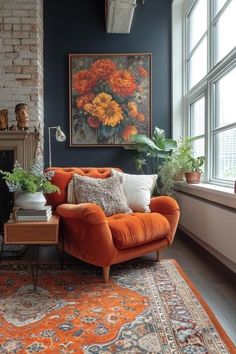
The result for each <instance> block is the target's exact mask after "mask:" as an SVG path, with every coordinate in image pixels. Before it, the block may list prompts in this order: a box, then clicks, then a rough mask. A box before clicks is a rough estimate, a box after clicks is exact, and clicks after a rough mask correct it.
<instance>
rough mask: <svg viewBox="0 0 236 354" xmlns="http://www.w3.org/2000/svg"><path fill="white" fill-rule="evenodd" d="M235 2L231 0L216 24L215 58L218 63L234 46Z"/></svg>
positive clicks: (235, 0) (235, 42) (235, 43)
mask: <svg viewBox="0 0 236 354" xmlns="http://www.w3.org/2000/svg"><path fill="white" fill-rule="evenodd" d="M235 18H236V0H232V1H231V3H230V4H229V6H228V7H227V8H226V10H225V11H224V12H223V13H222V15H221V16H220V18H219V20H218V21H217V23H216V28H215V31H216V58H215V61H216V63H218V61H220V60H221V59H223V58H224V57H225V56H226V54H228V53H229V52H230V51H231V50H232V49H233V48H234V47H235V46H236V35H235V33H236V20H235Z"/></svg>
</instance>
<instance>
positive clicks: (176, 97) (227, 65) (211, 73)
mask: <svg viewBox="0 0 236 354" xmlns="http://www.w3.org/2000/svg"><path fill="white" fill-rule="evenodd" d="M196 1H197V0H174V1H173V4H172V54H173V58H175V62H174V60H173V61H172V84H173V86H172V97H173V106H172V117H173V118H172V122H173V137H174V138H177V137H179V136H180V132H182V136H189V134H190V124H189V123H190V121H189V111H190V105H191V104H192V103H194V101H196V100H197V99H198V98H199V97H200V96H202V95H203V94H204V95H205V102H206V112H205V118H206V122H205V124H206V128H205V154H206V155H205V157H206V162H205V173H204V175H205V182H206V183H211V184H216V185H222V186H226V187H231V188H232V187H233V182H231V181H226V180H219V179H215V178H213V135H214V133H215V129H213V128H214V125H213V115H214V94H213V87H214V84H215V82H216V81H217V80H218V79H219V78H220V77H222V76H224V75H225V74H226V73H227V71H228V70H231V69H232V67H233V66H234V65H236V48H233V49H232V50H231V52H230V53H228V54H227V56H226V57H224V58H223V59H222V60H221V61H219V62H218V63H217V64H216V65H214V62H215V53H214V50H213V48H214V47H216V45H215V46H214V45H213V41H215V40H216V39H215V30H214V25H215V23H216V22H217V20H218V19H219V16H220V15H221V14H222V13H223V11H224V9H226V8H227V6H228V5H229V4H230V2H231V1H232V0H227V1H226V3H225V5H224V6H223V8H222V9H221V10H220V11H219V12H218V14H217V15H216V17H215V18H214V19H213V14H214V8H213V4H214V1H213V0H206V1H208V20H207V21H208V22H207V23H208V27H207V32H206V33H205V34H204V36H205V35H207V38H208V58H207V63H208V72H207V75H206V76H205V77H204V78H202V80H201V81H200V82H199V83H197V84H196V85H195V86H194V87H192V88H191V89H190V90H189V91H188V90H187V75H186V72H187V71H186V68H187V67H186V65H187V62H186V53H187V50H186V49H187V48H186V45H187V24H186V22H187V21H186V18H187V15H188V14H189V12H190V11H191V9H192V7H193V6H194V4H195V3H196ZM180 22H181V23H182V33H181V34H180ZM177 43H179V44H177ZM198 43H199V42H198ZM180 47H181V48H180ZM177 57H178V62H177V64H178V67H177V64H176V58H177ZM179 58H181V64H180V63H179V61H180V59H179ZM180 71H181V73H182V80H181V83H180V82H178V84H177V83H176V77H179V75H180V74H179V72H180ZM180 92H181V94H180ZM180 96H181V98H180ZM180 101H181V103H180ZM177 107H178V108H177ZM178 125H179V126H178ZM234 125H235V126H236V122H235V124H234V123H233V125H232V127H233V126H234ZM177 126H178V127H177ZM217 130H218V129H217ZM223 130H225V127H224V128H223ZM235 177H236V176H235Z"/></svg>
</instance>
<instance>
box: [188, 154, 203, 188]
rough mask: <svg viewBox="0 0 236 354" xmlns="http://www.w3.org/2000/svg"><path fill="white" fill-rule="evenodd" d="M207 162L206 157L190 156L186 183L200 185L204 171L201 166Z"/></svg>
mask: <svg viewBox="0 0 236 354" xmlns="http://www.w3.org/2000/svg"><path fill="white" fill-rule="evenodd" d="M204 162H205V157H204V156H198V157H192V156H189V160H188V163H187V167H188V168H187V171H186V172H185V174H184V175H185V178H186V182H187V183H189V184H198V183H199V182H200V178H201V174H202V170H201V168H200V167H201V166H202V165H203V164H204Z"/></svg>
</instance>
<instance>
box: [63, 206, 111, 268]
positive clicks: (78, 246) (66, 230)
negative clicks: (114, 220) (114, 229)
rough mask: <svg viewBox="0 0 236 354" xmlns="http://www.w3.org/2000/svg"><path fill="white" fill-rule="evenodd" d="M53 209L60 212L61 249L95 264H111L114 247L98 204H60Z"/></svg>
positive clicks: (103, 265)
mask: <svg viewBox="0 0 236 354" xmlns="http://www.w3.org/2000/svg"><path fill="white" fill-rule="evenodd" d="M56 212H57V214H58V215H60V216H61V223H62V225H61V226H62V227H61V232H62V234H63V235H64V244H65V251H68V252H69V253H70V254H71V255H73V256H75V257H77V258H79V259H82V260H84V261H85V262H88V263H92V264H94V265H97V266H99V267H107V266H108V265H110V264H111V262H112V259H113V258H114V257H115V255H116V254H117V249H116V248H115V246H114V243H113V239H112V235H111V230H110V228H109V226H108V221H107V217H106V215H105V214H104V211H103V210H102V208H101V207H100V206H98V205H96V204H93V203H82V204H61V205H59V206H58V207H57V209H56Z"/></svg>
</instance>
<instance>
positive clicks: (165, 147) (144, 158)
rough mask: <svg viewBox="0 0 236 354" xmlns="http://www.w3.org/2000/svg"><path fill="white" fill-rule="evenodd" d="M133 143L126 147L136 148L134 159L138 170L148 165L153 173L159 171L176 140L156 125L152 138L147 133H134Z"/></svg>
mask: <svg viewBox="0 0 236 354" xmlns="http://www.w3.org/2000/svg"><path fill="white" fill-rule="evenodd" d="M132 143H133V144H130V145H128V146H125V148H126V149H132V150H136V154H135V155H134V161H135V166H136V169H137V171H143V169H144V167H146V169H147V171H148V172H151V173H157V172H158V167H159V164H160V163H161V162H162V161H163V160H164V159H165V157H166V155H167V154H168V153H169V152H170V151H171V150H172V149H173V148H175V147H176V141H175V140H173V139H168V138H166V137H165V131H164V130H163V129H160V128H158V127H155V129H154V132H153V135H152V137H151V138H149V137H148V136H147V135H145V134H136V135H133V136H132Z"/></svg>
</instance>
